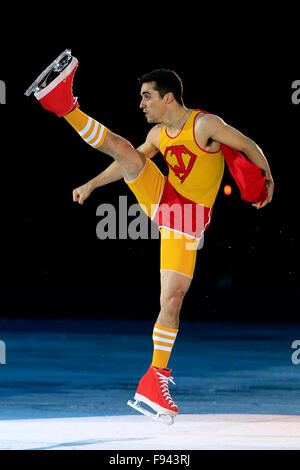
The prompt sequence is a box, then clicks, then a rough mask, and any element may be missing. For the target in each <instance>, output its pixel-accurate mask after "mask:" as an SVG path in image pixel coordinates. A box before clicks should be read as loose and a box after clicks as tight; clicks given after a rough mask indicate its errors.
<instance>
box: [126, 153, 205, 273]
mask: <svg viewBox="0 0 300 470" xmlns="http://www.w3.org/2000/svg"><path fill="white" fill-rule="evenodd" d="M165 181H166V178H165V176H164V175H163V174H162V173H161V171H160V170H159V168H158V167H157V166H156V165H155V163H153V162H152V160H150V159H148V158H147V159H146V165H145V167H144V168H143V170H142V171H141V173H140V174H139V176H138V177H137V178H136V179H135V180H133V181H130V182H128V181H126V180H125V182H126V184H127V185H128V187H129V188H130V189H131V191H132V192H133V194H134V195H135V197H136V199H137V201H138V203H139V204H140V205H141V207H142V209H143V210H144V212H145V213H146V214H147V216H148V217H150V218H151V219H153V218H154V215H155V213H156V211H157V208H158V206H159V202H160V198H161V196H162V193H163V189H164V185H165ZM160 233H161V253H160V270H161V271H175V272H179V273H181V274H184V275H185V276H188V277H190V278H192V277H193V275H194V270H195V264H196V257H197V247H198V243H199V240H197V239H195V238H192V237H190V236H187V235H184V234H183V233H178V232H175V231H173V230H169V229H168V228H165V227H163V228H161V229H160Z"/></svg>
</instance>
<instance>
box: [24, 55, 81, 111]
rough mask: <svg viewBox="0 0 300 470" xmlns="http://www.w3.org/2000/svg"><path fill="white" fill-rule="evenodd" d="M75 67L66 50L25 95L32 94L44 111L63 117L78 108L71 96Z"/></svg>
mask: <svg viewBox="0 0 300 470" xmlns="http://www.w3.org/2000/svg"><path fill="white" fill-rule="evenodd" d="M77 67H78V60H77V59H76V57H72V55H71V51H70V50H68V49H66V50H65V51H64V52H63V53H62V54H60V55H59V56H58V57H57V58H56V59H55V60H54V61H53V62H52V63H51V64H50V65H49V66H48V67H47V68H46V69H45V70H44V71H43V72H42V73H41V74H40V75H39V76H38V78H37V79H36V80H35V81H34V82H33V83H32V85H31V86H30V87H29V88H28V89H27V90H26V92H25V95H26V96H29V95H30V94H31V93H34V96H35V97H36V98H37V99H38V100H39V102H40V103H41V105H42V106H43V107H44V108H45V109H47V110H48V111H51V112H52V113H55V114H56V115H57V116H59V117H61V116H65V115H66V114H68V113H70V112H71V111H72V110H73V109H74V108H75V107H79V104H78V101H77V98H74V96H73V78H74V74H75V71H76V69H77Z"/></svg>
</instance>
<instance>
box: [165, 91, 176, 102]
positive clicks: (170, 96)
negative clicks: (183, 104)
mask: <svg viewBox="0 0 300 470" xmlns="http://www.w3.org/2000/svg"><path fill="white" fill-rule="evenodd" d="M164 98H165V100H166V103H167V104H170V103H172V102H173V101H174V99H175V98H174V95H173V93H172V92H171V91H169V93H166V94H165V96H164Z"/></svg>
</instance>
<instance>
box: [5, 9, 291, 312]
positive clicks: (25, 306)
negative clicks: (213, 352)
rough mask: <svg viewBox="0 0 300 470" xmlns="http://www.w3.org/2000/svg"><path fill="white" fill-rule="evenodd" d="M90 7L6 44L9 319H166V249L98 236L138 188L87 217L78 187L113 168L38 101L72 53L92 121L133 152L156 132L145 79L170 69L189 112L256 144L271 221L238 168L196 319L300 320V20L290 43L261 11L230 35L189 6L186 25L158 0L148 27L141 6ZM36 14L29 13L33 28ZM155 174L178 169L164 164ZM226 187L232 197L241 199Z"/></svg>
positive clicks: (108, 192) (106, 197) (208, 245)
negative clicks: (109, 213) (296, 98)
mask: <svg viewBox="0 0 300 470" xmlns="http://www.w3.org/2000/svg"><path fill="white" fill-rule="evenodd" d="M87 7H88V6H87V5H86V8H84V10H85V13H87V11H86V10H87V9H88V10H89V12H88V13H89V16H88V15H86V17H83V13H82V15H81V10H80V11H74V10H69V12H68V13H66V14H65V13H64V14H62V13H59V14H58V13H57V12H56V14H53V15H52V16H51V18H50V17H49V13H48V12H47V13H46V12H45V11H42V10H40V11H39V12H36V16H35V17H34V16H32V15H31V14H30V15H29V14H28V13H25V12H24V17H23V21H22V22H21V23H20V24H18V25H17V24H16V23H15V22H14V21H10V26H11V30H10V32H8V33H6V35H4V34H3V35H2V39H1V41H2V46H3V47H2V51H1V69H0V79H1V80H4V81H5V83H6V87H7V97H6V99H7V103H6V105H2V106H0V117H1V140H2V142H1V166H2V172H1V173H2V181H1V183H2V185H1V203H2V204H1V212H2V218H1V220H2V224H1V225H2V229H1V239H2V240H1V246H2V255H1V258H2V261H1V270H2V281H1V292H0V307H1V316H2V317H10V316H25V317H74V316H76V317H84V318H89V317H94V318H103V317H116V318H118V317H119V318H129V317H137V318H153V319H155V318H156V316H157V314H158V310H159V288H160V276H159V241H158V240H136V241H134V240H102V241H101V240H99V239H98V238H97V236H96V225H97V223H98V221H99V217H97V216H96V209H97V207H98V206H99V204H102V203H110V204H114V205H116V206H117V205H118V201H119V196H120V195H126V196H128V205H129V204H130V203H131V202H132V203H134V202H135V199H134V197H133V196H132V194H130V192H129V190H128V189H127V186H126V185H125V183H124V182H122V181H120V182H116V183H113V184H111V185H109V186H107V187H104V188H100V189H98V190H96V191H95V192H94V193H93V194H92V195H91V196H90V198H89V199H88V200H87V201H86V202H85V204H84V205H83V206H79V205H77V204H74V203H73V202H72V190H73V189H74V188H75V187H77V186H79V185H81V184H83V183H85V182H86V181H88V180H89V179H91V178H93V177H94V176H96V175H97V174H98V173H100V172H101V171H102V170H104V169H105V168H106V167H107V166H108V165H109V164H110V163H111V159H110V158H109V157H108V156H105V155H103V154H102V153H99V152H97V151H95V150H93V149H92V148H90V147H89V146H88V145H86V144H85V143H84V142H83V141H82V140H81V139H80V138H79V137H78V136H77V135H76V133H75V131H74V130H73V129H72V128H71V127H70V126H69V125H68V124H67V123H66V122H65V121H64V120H63V118H57V117H56V116H55V115H53V114H50V113H47V112H46V111H45V110H43V109H42V108H41V106H40V105H39V103H38V102H37V101H36V99H35V98H34V97H33V96H31V97H29V98H28V97H26V96H24V92H25V90H26V89H27V87H28V86H29V85H30V84H31V83H32V81H33V80H34V79H35V78H36V77H37V75H39V73H40V72H41V71H42V70H43V69H44V68H45V67H46V66H47V65H48V64H49V63H50V62H51V61H52V60H53V59H54V58H55V57H56V56H57V55H59V54H60V53H61V52H62V51H63V50H64V49H66V48H70V49H72V53H73V55H74V56H75V57H77V58H78V59H79V63H80V65H79V68H78V70H77V72H76V75H75V80H74V94H75V96H78V99H79V103H80V107H81V109H82V110H83V111H85V112H86V113H87V114H89V115H90V116H93V117H94V118H96V119H97V120H98V121H100V122H102V123H103V124H105V125H106V126H107V127H109V128H110V129H111V130H113V131H114V132H116V133H119V134H120V135H122V136H124V137H125V138H127V139H128V140H129V141H130V142H131V143H132V144H133V145H134V146H138V145H140V144H141V143H142V142H143V141H144V139H145V137H146V135H147V132H148V131H149V129H150V126H149V124H148V123H147V122H146V121H145V118H144V116H143V114H142V112H141V110H140V109H139V103H140V96H139V86H138V83H137V78H138V77H139V76H140V75H141V74H143V73H145V72H148V71H150V70H153V69H155V68H158V67H164V68H172V69H174V70H175V71H176V72H177V73H178V74H179V75H180V76H181V78H182V80H183V85H184V103H185V105H186V106H187V107H189V108H201V109H204V110H207V111H210V112H212V113H215V114H217V115H219V116H220V117H222V118H223V119H224V120H225V121H226V122H227V123H229V124H231V125H232V126H234V127H236V128H237V129H239V130H240V131H241V132H243V133H244V134H246V135H248V136H249V137H251V138H252V139H253V140H254V141H255V142H256V143H257V144H258V145H259V146H260V147H261V148H262V150H263V152H264V154H265V155H266V157H267V159H268V161H269V164H270V166H271V170H272V173H273V177H274V180H275V193H274V198H273V202H272V204H270V205H268V206H267V207H266V208H264V209H262V210H260V211H257V210H256V209H255V208H253V207H251V205H250V204H248V203H246V202H244V201H242V200H241V198H240V195H239V192H238V188H237V186H236V185H235V183H234V181H233V179H232V177H231V176H230V174H229V173H228V171H227V170H226V171H225V176H224V179H223V183H222V186H221V190H220V193H219V195H218V197H217V200H216V204H215V208H214V214H213V219H212V223H211V226H210V228H209V229H208V230H207V232H206V235H205V245H204V249H203V250H201V251H199V253H198V260H197V266H196V271H195V278H194V281H193V283H192V286H191V289H190V291H189V293H188V295H187V297H186V299H185V302H184V306H183V310H182V318H185V319H197V320H224V321H227V320H239V321H243V320H257V321H286V320H298V313H299V294H300V291H299V289H300V288H299V248H298V245H299V229H298V217H299V215H298V214H299V209H298V207H299V198H298V186H299V176H298V174H299V143H298V133H299V113H300V105H299V106H296V105H294V104H293V103H292V101H291V95H292V88H291V85H292V82H293V81H294V80H296V79H297V78H299V72H298V70H297V60H296V52H297V51H296V46H295V44H296V43H295V41H294V39H293V37H292V36H289V35H288V34H290V33H291V32H292V31H293V26H292V24H291V23H289V25H290V26H289V32H288V33H285V35H284V37H283V35H282V34H279V33H280V24H281V23H280V22H278V23H276V24H274V23H273V30H272V32H271V33H270V32H269V31H268V30H267V29H266V26H267V23H264V22H263V21H262V19H261V17H260V14H258V13H257V15H254V19H253V22H251V20H249V24H248V25H247V26H246V25H245V23H244V18H245V12H237V13H238V16H237V17H236V18H232V22H231V23H230V24H229V23H228V22H227V20H226V19H225V17H222V18H221V16H220V15H221V14H220V13H219V14H218V18H216V15H213V16H209V17H207V16H205V14H204V13H203V15H201V14H200V15H198V16H197V18H193V12H191V11H189V16H188V19H185V18H184V17H183V16H181V11H180V10H179V11H177V12H174V11H173V16H172V15H171V12H170V10H168V9H166V10H163V9H162V7H159V6H156V5H154V4H151V5H149V8H148V9H147V8H146V7H145V9H144V10H143V11H141V10H140V9H139V8H138V9H137V10H136V12H135V16H134V15H133V12H130V11H129V10H130V8H131V7H130V5H127V6H126V8H124V9H122V10H120V9H119V7H118V8H116V9H115V11H114V12H112V11H111V12H110V13H108V12H107V11H106V10H105V11H104V10H102V12H101V14H100V12H99V10H97V9H95V8H94V6H93V5H90V6H89V8H87ZM183 10H185V9H183ZM52 13H53V12H52ZM174 13H175V14H174ZM22 14H23V12H20V10H18V18H19V20H20V18H22ZM291 16H292V15H291ZM46 17H47V20H48V22H47V23H45V18H46ZM29 18H30V21H29ZM192 18H193V19H192ZM281 21H284V20H283V19H281ZM290 21H291V19H290ZM13 39H14V40H17V41H16V43H14V42H13ZM14 44H16V45H15V46H14ZM154 162H155V163H157V165H158V166H159V167H160V168H161V169H162V170H163V171H164V172H165V171H166V168H165V167H164V163H163V161H162V157H161V156H159V155H158V156H156V157H155V158H154ZM225 184H231V185H232V187H233V194H232V195H231V196H229V197H228V196H225V195H224V193H223V187H224V185H225Z"/></svg>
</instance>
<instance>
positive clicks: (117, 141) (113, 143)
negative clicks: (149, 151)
mask: <svg viewBox="0 0 300 470" xmlns="http://www.w3.org/2000/svg"><path fill="white" fill-rule="evenodd" d="M100 150H101V149H100ZM102 150H103V151H104V152H105V153H107V154H109V155H110V156H111V157H113V158H114V159H115V160H116V161H117V162H118V163H119V165H120V169H121V171H122V174H123V176H124V178H125V180H126V181H133V180H134V179H136V178H137V177H138V175H139V174H140V172H141V171H142V169H143V168H144V166H145V163H146V158H145V156H144V155H141V154H140V153H139V152H138V151H137V150H136V149H135V148H134V147H133V146H132V145H131V143H130V142H128V140H126V139H124V138H123V137H121V136H119V135H117V134H114V133H113V132H111V131H108V135H107V137H106V140H105V141H104V145H103V146H102Z"/></svg>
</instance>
